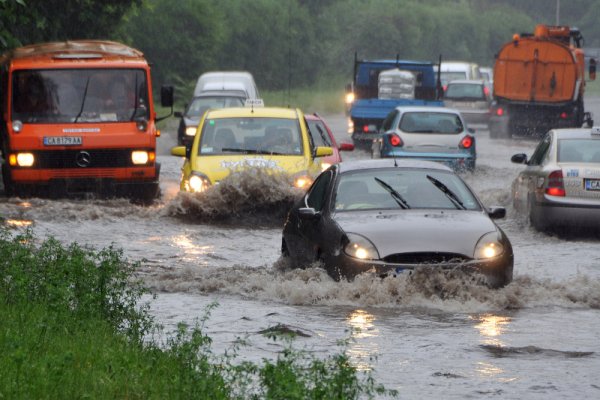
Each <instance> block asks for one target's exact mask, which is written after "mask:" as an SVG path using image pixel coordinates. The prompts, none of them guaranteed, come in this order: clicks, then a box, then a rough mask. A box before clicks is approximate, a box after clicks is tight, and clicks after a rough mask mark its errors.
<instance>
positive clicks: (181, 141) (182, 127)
mask: <svg viewBox="0 0 600 400" xmlns="http://www.w3.org/2000/svg"><path fill="white" fill-rule="evenodd" d="M244 101H246V98H245V97H242V96H240V95H239V94H238V92H237V91H236V92H231V93H230V92H228V91H211V92H205V93H203V94H201V95H199V96H196V97H194V98H193V99H192V101H191V102H190V104H189V105H188V106H187V107H186V109H185V112H184V113H183V114H182V113H181V112H177V113H176V114H175V116H176V117H179V118H180V121H179V128H178V129H177V144H178V145H180V146H183V145H186V144H188V143H191V142H192V141H193V140H194V135H196V128H198V123H199V122H200V118H202V116H203V115H204V113H205V112H206V110H208V109H211V108H226V107H243V106H244Z"/></svg>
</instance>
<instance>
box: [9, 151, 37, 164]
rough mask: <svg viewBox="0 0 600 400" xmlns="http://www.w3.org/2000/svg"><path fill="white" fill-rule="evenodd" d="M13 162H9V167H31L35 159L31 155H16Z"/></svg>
mask: <svg viewBox="0 0 600 400" xmlns="http://www.w3.org/2000/svg"><path fill="white" fill-rule="evenodd" d="M13 160H14V161H13ZM13 160H10V164H11V165H18V166H19V167H31V166H32V165H33V163H34V162H35V157H34V156H33V154H32V153H17V155H16V157H15V158H14V159H13ZM13 163H14V164H13Z"/></svg>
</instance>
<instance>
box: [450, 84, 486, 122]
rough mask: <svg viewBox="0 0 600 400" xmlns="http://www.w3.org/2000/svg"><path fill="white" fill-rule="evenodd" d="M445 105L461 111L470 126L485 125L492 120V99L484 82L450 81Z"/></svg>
mask: <svg viewBox="0 0 600 400" xmlns="http://www.w3.org/2000/svg"><path fill="white" fill-rule="evenodd" d="M444 105H445V106H446V107H449V108H454V109H456V110H458V111H460V114H461V115H462V116H463V118H464V120H465V121H467V123H468V124H485V125H487V124H488V122H489V120H490V107H491V105H492V97H491V95H490V89H489V88H488V87H487V85H486V84H485V81H483V80H455V81H450V82H449V83H448V85H447V86H446V90H445V91H444Z"/></svg>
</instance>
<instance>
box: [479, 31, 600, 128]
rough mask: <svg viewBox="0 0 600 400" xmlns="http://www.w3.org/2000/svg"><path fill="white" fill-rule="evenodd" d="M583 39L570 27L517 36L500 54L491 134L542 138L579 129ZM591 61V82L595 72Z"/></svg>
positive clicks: (581, 111)
mask: <svg viewBox="0 0 600 400" xmlns="http://www.w3.org/2000/svg"><path fill="white" fill-rule="evenodd" d="M582 42H583V37H582V36H581V33H580V32H579V30H577V29H575V28H569V27H568V26H547V25H537V26H536V28H535V32H534V33H533V34H521V35H517V34H515V35H514V37H513V40H512V41H510V42H508V43H506V44H505V45H504V46H503V47H502V48H501V49H500V51H499V52H498V54H497V55H496V63H495V66H494V100H495V103H494V105H493V108H492V110H491V118H490V136H491V137H492V138H500V137H511V136H512V135H540V134H542V133H545V132H546V131H547V130H549V129H551V128H559V127H565V128H566V127H580V126H581V125H582V124H583V123H584V120H585V119H586V118H587V117H588V116H589V115H586V113H585V111H584V105H583V95H584V90H585V77H584V74H585V60H584V53H583V50H582V49H581V45H582ZM595 64H596V63H595V61H594V60H591V61H590V67H589V68H590V71H589V78H590V79H591V80H593V79H594V78H595V73H596V65H595Z"/></svg>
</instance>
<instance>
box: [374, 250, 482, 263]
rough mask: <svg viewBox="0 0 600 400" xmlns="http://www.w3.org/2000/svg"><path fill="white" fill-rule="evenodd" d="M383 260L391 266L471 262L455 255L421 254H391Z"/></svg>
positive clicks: (459, 255)
mask: <svg viewBox="0 0 600 400" xmlns="http://www.w3.org/2000/svg"><path fill="white" fill-rule="evenodd" d="M383 260H384V261H385V262H387V263H391V264H444V263H457V264H459V263H463V262H466V261H469V260H470V259H469V258H467V257H465V256H463V255H461V254H455V253H440V252H419V253H396V254H390V255H389V256H387V257H385V258H384V259H383Z"/></svg>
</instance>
